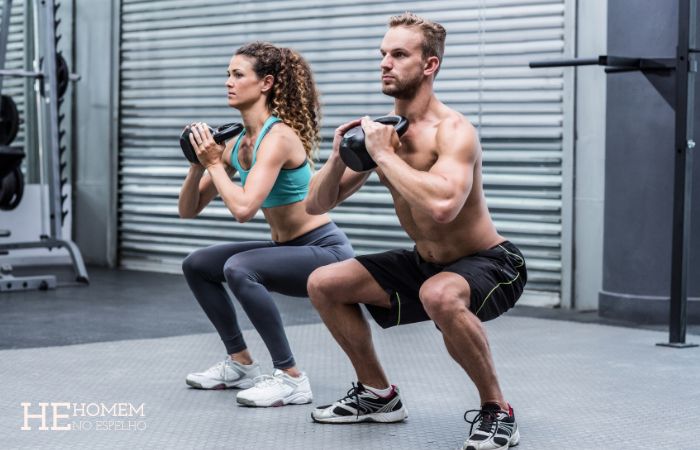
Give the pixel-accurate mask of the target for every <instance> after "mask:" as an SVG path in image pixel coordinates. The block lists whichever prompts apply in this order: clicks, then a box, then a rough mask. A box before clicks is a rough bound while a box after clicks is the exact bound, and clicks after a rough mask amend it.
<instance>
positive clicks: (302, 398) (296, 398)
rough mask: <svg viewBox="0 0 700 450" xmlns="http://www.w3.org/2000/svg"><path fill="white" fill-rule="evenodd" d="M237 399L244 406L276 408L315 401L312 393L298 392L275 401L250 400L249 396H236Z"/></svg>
mask: <svg viewBox="0 0 700 450" xmlns="http://www.w3.org/2000/svg"><path fill="white" fill-rule="evenodd" d="M236 401H237V402H238V404H239V405H243V406H254V407H260V408H270V407H272V408H276V407H279V406H285V405H306V404H308V403H311V402H312V401H313V396H312V395H311V393H308V394H306V393H298V394H294V395H290V396H289V397H285V398H283V399H277V400H275V401H269V400H268V401H262V402H261V401H255V400H249V399H247V398H240V397H236Z"/></svg>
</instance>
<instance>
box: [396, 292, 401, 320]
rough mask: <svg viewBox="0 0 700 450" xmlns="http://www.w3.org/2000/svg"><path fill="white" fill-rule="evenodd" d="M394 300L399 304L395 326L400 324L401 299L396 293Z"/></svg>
mask: <svg viewBox="0 0 700 450" xmlns="http://www.w3.org/2000/svg"><path fill="white" fill-rule="evenodd" d="M396 300H398V303H399V312H398V313H397V317H396V325H399V324H400V323H401V297H399V293H398V292H396Z"/></svg>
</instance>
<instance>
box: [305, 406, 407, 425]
mask: <svg viewBox="0 0 700 450" xmlns="http://www.w3.org/2000/svg"><path fill="white" fill-rule="evenodd" d="M311 419H312V420H313V421H314V422H316V423H331V424H343V423H362V422H373V423H396V422H403V421H404V420H406V419H408V413H407V412H406V410H405V409H403V408H401V409H399V410H398V411H392V412H390V413H375V414H364V415H361V416H336V417H328V418H323V419H317V418H316V417H314V413H313V412H312V413H311Z"/></svg>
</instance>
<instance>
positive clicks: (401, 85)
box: [380, 27, 425, 99]
mask: <svg viewBox="0 0 700 450" xmlns="http://www.w3.org/2000/svg"><path fill="white" fill-rule="evenodd" d="M422 42H423V36H422V34H421V33H420V31H418V30H415V29H413V28H407V27H392V28H389V31H387V32H386V34H385V35H384V39H383V40H382V45H381V47H380V51H381V53H382V63H381V65H380V67H381V69H382V92H383V93H384V94H386V95H390V96H392V97H395V98H399V99H410V98H413V97H414V96H415V94H416V91H417V90H418V87H419V86H420V83H421V81H423V78H424V76H425V75H424V74H423V68H424V61H423V53H422V50H421V45H422Z"/></svg>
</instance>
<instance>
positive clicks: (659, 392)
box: [0, 268, 700, 449]
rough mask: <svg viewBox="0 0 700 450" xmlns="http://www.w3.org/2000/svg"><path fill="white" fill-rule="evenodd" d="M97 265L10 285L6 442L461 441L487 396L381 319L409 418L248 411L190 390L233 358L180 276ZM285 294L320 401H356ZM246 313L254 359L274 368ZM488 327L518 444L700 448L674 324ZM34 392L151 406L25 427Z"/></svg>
mask: <svg viewBox="0 0 700 450" xmlns="http://www.w3.org/2000/svg"><path fill="white" fill-rule="evenodd" d="M89 271H90V277H91V284H90V286H88V287H61V288H59V289H56V290H52V291H46V292H36V291H35V292H23V293H10V294H7V293H3V294H0V436H2V441H0V448H3V449H6V448H11V449H15V448H17V449H20V448H21V449H25V448H91V449H97V448H107V449H111V448H125V449H126V448H129V449H131V448H139V449H142V448H143V449H147V448H168V449H173V448H186V449H189V448H193V449H194V448H196V449H200V448H201V449H209V448H235V449H238V448H242V449H248V448H281V447H286V448H299V449H302V448H303V449H307V448H311V449H329V448H347V449H355V448H366V449H384V448H401V449H408V448H416V449H419V448H420V449H422V448H429V449H433V448H436V449H438V448H439V449H442V448H445V449H453V448H458V447H459V446H460V445H461V443H462V441H463V440H464V438H465V436H466V434H467V431H468V425H467V424H466V423H465V422H464V421H463V419H462V415H463V413H464V412H465V411H466V410H467V409H471V408H474V407H476V406H478V396H477V395H476V391H475V389H474V388H473V386H471V385H470V383H469V381H468V380H467V378H466V376H465V375H464V373H463V372H462V370H461V369H460V368H459V367H458V366H457V365H456V364H455V363H454V362H452V360H451V359H450V358H449V356H448V355H447V353H446V351H445V350H444V347H443V345H442V342H441V337H440V334H439V332H438V331H437V330H436V329H435V327H434V326H432V325H431V324H430V323H423V324H417V325H410V326H405V327H399V328H395V329H391V330H381V329H379V328H376V327H375V328H373V331H374V337H375V341H376V346H377V351H378V353H379V355H380V357H381V359H382V361H383V363H384V365H385V368H386V370H387V372H388V374H389V376H390V378H391V380H392V382H394V383H395V384H397V385H398V386H399V387H400V388H401V389H402V394H403V396H404V401H405V403H406V406H407V408H408V410H409V419H408V420H407V421H406V422H405V423H401V424H390V425H375V424H372V425H370V424H360V425H352V426H347V425H346V426H332V425H319V424H314V423H312V422H311V420H310V418H309V414H310V411H311V409H312V407H313V406H312V405H300V406H289V407H284V408H272V409H254V408H245V407H238V406H236V403H235V391H232V390H228V391H212V392H208V391H199V390H194V389H190V388H188V387H187V386H186V385H185V384H184V376H185V374H187V373H188V372H191V371H198V370H203V369H205V368H207V367H208V366H210V365H211V364H213V363H214V362H216V361H218V360H220V359H222V358H223V356H224V352H223V349H222V346H221V343H220V341H219V340H218V337H217V335H216V334H215V333H214V332H213V327H212V326H211V325H210V323H209V322H208V320H207V319H206V317H205V316H204V314H203V312H202V311H201V310H200V309H199V306H198V305H197V304H196V302H195V301H194V299H193V298H192V297H191V295H190V293H189V291H188V289H187V286H186V284H185V283H184V280H183V279H182V277H181V276H177V275H167V274H155V273H148V272H132V271H120V270H106V269H99V268H89ZM276 300H277V303H278V305H279V307H280V310H281V311H282V314H283V317H284V320H285V323H286V324H287V327H288V334H289V338H290V341H291V343H292V346H293V349H294V350H295V354H296V356H297V359H298V360H299V363H300V365H301V367H302V368H303V369H304V370H305V371H306V372H307V373H308V374H309V377H310V379H311V383H312V388H313V390H314V396H315V401H314V403H315V404H323V403H326V402H330V401H332V400H335V399H337V398H338V397H340V396H342V395H344V394H345V392H346V391H347V389H348V388H350V382H351V381H353V371H352V368H351V366H350V364H349V363H348V362H347V359H346V358H345V356H344V355H343V353H342V352H341V351H340V349H339V348H338V346H337V345H336V344H335V342H334V341H333V339H332V337H331V336H330V334H329V332H328V331H327V330H326V328H325V327H324V326H323V324H321V323H320V321H319V318H318V315H317V314H316V313H315V311H314V310H313V308H312V307H311V306H310V304H309V302H308V300H306V299H298V298H287V297H282V296H277V297H276ZM240 317H241V325H242V327H243V329H244V333H245V336H246V339H247V342H248V344H249V346H250V348H251V350H252V352H253V354H254V355H255V356H256V357H257V358H258V359H259V360H260V361H261V362H262V364H263V367H264V368H265V369H266V370H268V371H269V370H271V365H270V362H269V355H268V353H267V351H266V350H265V348H264V346H263V345H262V342H261V341H260V338H259V337H258V336H257V335H256V333H255V331H254V330H253V329H252V327H251V325H250V323H249V322H248V321H247V319H246V318H245V316H244V315H242V314H241V315H240ZM486 328H487V330H488V333H489V338H490V341H491V347H492V349H493V352H494V358H495V360H496V366H497V368H498V371H499V375H500V378H501V383H502V385H503V388H504V391H505V393H506V396H507V398H508V399H509V401H510V402H511V403H512V404H513V406H514V407H515V410H516V417H517V419H518V423H519V425H520V428H521V433H522V440H521V444H520V446H519V447H518V448H521V449H607V448H615V449H622V448H629V449H637V448H655V449H656V448H668V449H698V448H700V444H698V442H697V439H696V437H695V434H696V433H695V432H694V430H695V429H696V428H697V423H698V419H699V418H700V387H699V384H698V382H699V381H700V349H699V348H692V349H682V350H678V349H669V348H663V347H657V346H655V345H654V344H655V343H657V342H664V341H667V339H668V335H667V331H666V329H665V327H661V326H641V325H635V324H629V323H622V322H613V321H605V320H600V319H599V318H598V317H597V315H596V314H595V313H593V312H591V313H577V312H567V311H561V310H553V309H542V308H531V307H523V306H520V307H516V308H515V309H514V310H512V311H510V312H509V313H507V314H506V315H505V316H504V317H502V318H499V319H497V320H495V321H492V322H489V323H487V324H486ZM699 331H700V327H698V326H692V327H690V328H689V332H690V334H689V336H688V341H691V342H693V341H694V342H696V343H700V332H699ZM23 402H25V403H31V407H30V410H29V413H30V414H37V413H39V411H40V410H39V406H38V404H39V403H40V402H46V403H60V402H68V403H71V404H83V403H84V404H94V405H99V404H102V405H105V406H106V407H110V406H112V405H114V404H131V405H133V406H134V407H135V408H139V407H140V406H141V405H143V409H142V410H140V411H142V412H143V416H130V417H129V416H127V417H112V416H109V415H103V414H99V415H97V416H94V417H92V416H84V417H70V418H68V419H59V423H58V425H65V424H67V423H70V424H73V425H74V426H78V425H79V426H81V427H82V429H75V427H74V429H73V430H70V431H56V430H46V431H41V430H38V427H39V425H40V420H39V419H30V420H29V425H30V426H31V427H32V429H31V430H25V431H22V430H20V428H21V427H22V425H23V414H24V412H23V407H22V406H21V403H23ZM96 407H97V406H92V408H93V409H92V411H95V409H94V408H96ZM50 408H51V406H49V413H48V416H47V417H48V425H47V426H49V427H51V425H52V422H51V421H52V417H53V416H52V415H51V413H50ZM59 408H63V407H59ZM67 411H72V410H68V409H67V408H64V409H59V413H66V412H67ZM88 411H90V410H88ZM71 413H72V412H71ZM110 421H111V422H110ZM116 427H121V429H115V428H116Z"/></svg>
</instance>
